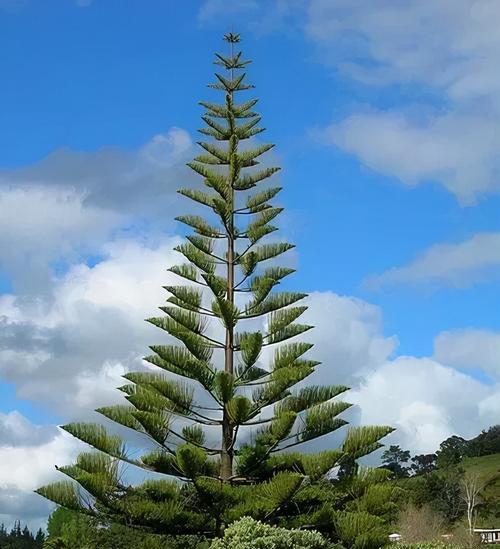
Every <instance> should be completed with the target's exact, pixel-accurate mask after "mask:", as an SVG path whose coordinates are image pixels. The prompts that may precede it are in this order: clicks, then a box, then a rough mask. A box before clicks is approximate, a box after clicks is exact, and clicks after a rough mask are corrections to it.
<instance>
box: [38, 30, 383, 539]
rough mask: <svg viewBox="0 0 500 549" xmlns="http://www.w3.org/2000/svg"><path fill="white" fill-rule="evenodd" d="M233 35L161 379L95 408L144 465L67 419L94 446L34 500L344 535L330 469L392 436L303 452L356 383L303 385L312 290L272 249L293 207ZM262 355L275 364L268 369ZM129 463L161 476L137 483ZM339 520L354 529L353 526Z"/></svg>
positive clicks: (158, 371)
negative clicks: (301, 287) (303, 289)
mask: <svg viewBox="0 0 500 549" xmlns="http://www.w3.org/2000/svg"><path fill="white" fill-rule="evenodd" d="M225 39H226V41H227V42H228V43H229V45H230V54H229V56H224V55H217V57H216V60H215V63H216V64H217V65H219V66H220V67H221V68H222V69H223V70H224V74H216V75H215V76H216V81H215V82H214V83H213V84H210V86H209V87H211V88H213V89H215V90H219V91H221V92H222V95H223V101H222V103H220V104H219V103H217V104H215V103H207V102H203V103H201V105H202V106H203V107H204V108H205V109H206V113H205V115H204V116H203V117H202V118H203V120H204V122H205V124H206V125H205V127H204V128H202V129H201V130H199V131H200V133H202V134H203V135H204V136H206V137H207V140H205V141H201V142H200V143H199V145H200V148H201V149H202V152H201V154H200V155H199V156H197V157H196V158H195V159H194V160H193V161H192V162H190V163H189V164H188V166H189V167H190V168H191V169H192V170H194V171H195V172H196V173H197V174H199V175H200V176H201V177H202V179H203V183H204V186H205V189H204V190H203V191H201V190H197V189H181V190H180V191H179V192H180V194H181V195H184V196H185V197H187V198H189V199H191V201H194V202H195V203H196V204H197V205H198V206H199V207H200V208H199V209H201V210H203V211H205V212H206V215H205V216H204V217H202V216H201V215H183V216H180V217H178V218H177V219H178V221H180V222H181V223H183V224H184V225H185V226H187V227H188V228H189V229H190V230H192V233H191V234H189V235H188V236H187V238H186V242H185V243H184V244H182V245H180V246H178V247H177V248H176V250H177V251H178V252H179V253H180V254H181V255H182V256H184V259H185V261H184V262H183V263H182V264H180V265H177V266H175V267H172V268H171V269H170V270H171V271H172V272H173V273H175V274H176V275H177V276H178V277H179V281H180V283H179V285H175V286H168V287H166V288H165V289H166V290H167V292H168V298H167V299H166V304H165V305H164V306H162V307H160V309H161V311H162V312H163V313H164V314H163V316H158V317H154V318H150V319H148V321H149V322H150V323H152V324H153V325H155V326H157V327H158V328H160V329H161V330H163V331H164V332H166V334H167V335H168V336H170V337H169V338H166V342H165V343H163V344H159V345H154V346H152V347H151V350H152V353H153V354H151V355H150V356H147V357H146V358H145V360H146V361H147V362H148V363H149V364H150V365H152V366H153V367H154V371H153V370H152V369H151V370H150V371H143V372H135V373H129V374H127V375H125V376H124V377H125V379H126V380H127V381H128V383H127V384H126V385H124V386H123V387H121V391H123V393H124V394H125V398H126V400H127V401H128V404H127V405H119V406H109V407H104V408H100V409H99V410H98V412H100V413H101V414H102V415H103V416H105V417H106V418H108V419H109V420H111V421H112V422H115V423H117V424H119V425H121V426H124V427H126V428H128V429H130V430H132V431H134V432H136V433H140V434H141V435H142V437H141V440H147V441H148V448H147V451H145V452H144V453H143V454H142V455H140V457H138V455H137V451H136V450H137V449H136V447H134V448H131V447H130V445H129V446H127V445H126V444H125V442H124V440H123V439H122V438H121V437H119V436H117V435H116V434H112V433H110V432H108V430H107V429H106V428H105V427H104V426H102V425H98V424H82V423H72V424H69V425H66V426H64V429H65V430H66V431H68V432H69V433H71V434H72V435H74V436H75V437H77V438H78V439H80V440H82V441H84V442H86V443H87V444H89V445H90V446H92V447H93V448H94V449H95V451H93V452H88V453H84V454H82V455H80V456H79V458H78V459H77V462H76V463H75V464H74V465H71V466H68V467H62V468H60V471H61V472H62V473H64V474H65V475H66V476H68V477H69V478H70V481H66V482H59V483H57V484H55V485H54V484H53V485H50V486H47V487H44V488H41V489H40V490H38V493H40V494H42V495H43V496H45V497H47V498H49V499H51V500H53V501H55V502H56V503H58V504H59V505H62V506H64V507H67V508H69V509H73V510H77V511H81V512H83V513H87V514H89V515H95V516H98V517H102V518H103V520H111V521H118V522H123V523H126V524H128V525H135V526H138V527H143V528H147V529H150V530H151V531H154V532H159V533H161V532H168V533H170V534H175V533H179V534H190V533H202V534H206V535H214V534H220V533H221V532H222V531H223V529H224V527H225V525H227V524H228V523H230V522H232V521H233V520H236V519H237V518H239V517H241V516H243V515H251V516H254V517H255V518H257V519H260V520H264V521H267V522H271V523H280V522H283V521H285V522H287V524H288V523H289V524H292V523H293V522H294V521H295V523H297V524H299V525H310V524H314V525H316V526H317V525H318V524H319V525H320V526H323V527H325V528H327V529H328V528H333V524H334V522H335V515H334V514H333V508H334V505H333V503H332V501H334V500H335V497H333V496H331V495H328V494H327V495H325V494H326V492H324V491H322V490H323V489H322V488H321V487H320V484H321V483H322V482H326V481H324V480H323V479H324V477H325V475H326V474H327V473H328V472H329V471H330V470H331V469H332V468H334V467H338V466H346V465H348V464H350V466H351V470H355V469H353V467H352V465H353V463H355V460H357V459H359V458H361V457H362V456H365V455H367V454H369V453H371V452H373V451H374V450H376V449H377V448H379V447H380V446H381V444H380V439H381V438H383V437H384V436H385V435H387V434H388V433H389V432H391V430H392V429H391V428H388V427H357V428H351V429H349V430H348V431H347V434H346V437H345V440H344V442H343V444H342V445H341V447H340V448H338V449H335V450H329V451H323V452H320V453H317V454H301V453H296V452H295V451H294V450H295V448H296V447H297V446H299V445H301V444H302V443H305V442H311V441H314V440H316V439H318V438H320V437H323V436H325V435H328V434H330V433H332V432H334V431H336V430H338V429H340V428H341V427H343V426H344V425H346V421H345V420H344V419H342V418H341V417H340V416H341V414H342V412H344V411H345V410H346V409H347V408H348V407H349V406H350V405H349V404H346V403H344V402H342V401H340V400H337V397H338V396H339V395H341V394H342V393H344V392H345V391H346V390H347V387H344V386H312V385H306V384H305V383H304V380H305V379H306V378H307V377H308V376H310V375H311V374H312V373H313V372H314V371H315V369H316V367H317V366H318V365H319V362H317V361H315V360H312V359H311V358H309V357H308V351H309V350H310V349H311V347H312V345H311V344H309V343H303V342H299V341H298V340H297V336H300V335H301V334H303V333H305V332H307V331H308V330H310V329H311V328H312V326H309V325H307V324H301V323H299V322H298V319H299V317H300V316H301V315H302V314H303V313H304V311H305V310H306V307H305V306H304V305H302V304H301V302H302V301H303V299H304V297H306V294H304V293H300V292H290V291H277V287H278V286H279V285H280V283H281V281H282V280H283V279H284V278H285V277H288V276H289V275H290V274H292V272H293V269H290V268H287V267H282V266H279V264H278V260H279V258H280V257H281V255H282V254H285V253H286V252H287V251H288V250H290V249H291V248H293V246H292V245H291V244H288V243H286V242H283V241H281V240H280V241H277V242H276V241H275V242H273V241H270V240H269V235H271V234H272V233H274V232H275V231H276V227H275V226H274V225H273V224H272V223H274V222H275V221H276V219H277V217H278V216H279V215H280V213H281V211H282V209H281V208H279V207H276V206H274V205H273V204H272V202H271V201H272V200H273V199H274V198H275V197H276V195H277V194H278V193H279V192H280V190H281V189H280V187H276V186H275V187H269V186H266V185H265V183H266V181H267V180H268V179H269V178H270V177H271V176H272V175H273V174H275V173H276V172H277V171H278V168H276V167H261V166H260V159H261V156H262V155H263V154H264V153H266V152H267V151H269V150H270V149H271V148H272V147H273V145H270V144H261V143H259V142H256V141H255V140H253V139H252V138H253V137H254V136H256V135H258V134H260V133H261V132H262V131H264V130H263V128H261V127H260V125H259V122H260V117H259V115H258V114H257V113H256V112H254V110H253V108H254V107H255V105H256V103H257V100H256V99H250V100H245V99H243V100H241V102H240V95H244V94H245V93H246V92H247V90H250V89H251V88H252V87H253V86H251V85H249V84H247V83H246V80H245V72H244V69H245V68H246V66H247V65H248V63H249V61H244V60H243V58H242V55H241V53H239V52H238V53H236V52H235V50H234V48H235V44H237V43H238V42H239V36H238V35H235V34H228V35H226V36H225ZM172 340H177V344H173V343H172ZM264 351H266V355H267V356H271V360H270V361H269V362H270V363H269V364H268V363H266V362H265V361H263V360H260V359H261V355H262V353H263V352H264ZM298 384H300V385H298ZM135 440H136V441H137V437H136V438H135ZM135 445H136V446H137V442H136V443H135ZM284 450H287V451H286V452H284ZM292 450H293V451H292ZM120 464H129V465H133V466H136V467H138V468H141V469H144V470H145V471H148V472H152V473H158V474H160V475H163V476H164V477H165V478H163V479H160V478H158V476H154V477H152V478H151V479H149V480H147V481H146V482H144V483H143V484H140V485H135V486H125V485H123V484H122V482H121V468H120ZM179 480H181V481H183V482H179ZM330 484H331V483H330ZM346 512H347V511H346ZM365 514H366V513H365ZM304 517H305V518H304ZM363 517H364V515H363ZM338 520H339V525H340V523H342V524H344V526H343V528H344V529H346V530H347V527H346V526H345V524H351V523H352V522H353V521H352V520H351V522H349V517H347V518H346V516H345V515H342V516H340V515H339V516H338ZM359 520H361V519H359ZM339 527H340V526H339ZM349 535H350V536H351V537H352V535H353V534H352V532H349Z"/></svg>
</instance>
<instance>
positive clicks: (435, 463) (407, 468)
mask: <svg viewBox="0 0 500 549" xmlns="http://www.w3.org/2000/svg"><path fill="white" fill-rule="evenodd" d="M498 453H500V425H493V426H492V427H490V428H489V429H485V430H483V431H482V432H481V433H480V434H479V435H478V436H476V437H474V438H472V439H470V440H466V439H465V438H462V437H459V436H457V435H453V436H451V437H449V438H447V439H446V440H443V442H441V444H440V446H439V450H437V451H436V453H433V454H418V455H415V456H411V454H410V451H409V450H403V449H402V448H401V447H400V446H398V445H392V446H389V448H388V449H387V450H385V452H384V453H383V454H382V467H383V468H384V469H388V470H389V471H391V472H392V474H393V476H394V477H395V478H405V477H410V476H413V475H422V474H426V473H430V472H432V471H435V470H436V469H441V470H444V469H447V468H449V467H453V466H455V465H458V464H459V463H460V462H461V461H462V460H463V459H464V458H466V457H481V456H489V455H492V454H498Z"/></svg>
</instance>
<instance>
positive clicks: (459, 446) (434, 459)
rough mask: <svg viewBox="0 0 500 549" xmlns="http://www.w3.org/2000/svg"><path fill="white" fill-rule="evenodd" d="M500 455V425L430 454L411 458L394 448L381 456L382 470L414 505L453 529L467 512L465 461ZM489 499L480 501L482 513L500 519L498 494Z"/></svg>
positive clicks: (454, 440) (445, 443)
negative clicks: (452, 526) (440, 519)
mask: <svg viewBox="0 0 500 549" xmlns="http://www.w3.org/2000/svg"><path fill="white" fill-rule="evenodd" d="M498 453H500V425H494V426H492V427H490V428H489V429H486V430H483V431H482V432H481V433H480V434H479V435H478V436H476V437H474V438H472V439H470V440H467V439H465V438H462V437H459V436H457V435H453V436H451V437H448V438H447V439H446V440H444V441H443V442H441V444H440V445H439V449H438V450H437V451H436V452H435V453H431V454H417V455H414V456H412V455H411V453H410V451H409V450H404V449H402V448H401V447H400V446H398V445H392V446H390V447H389V448H387V450H385V452H384V453H383V454H382V467H383V468H384V469H388V470H390V471H391V472H392V478H393V480H395V481H396V483H397V485H398V486H400V487H401V488H403V489H404V490H405V491H406V492H407V494H408V496H409V501H411V503H412V504H414V505H416V506H417V507H418V508H421V507H429V508H430V509H432V511H434V512H436V513H438V514H439V516H441V517H442V518H443V520H444V521H445V523H447V524H448V525H451V524H453V523H455V522H456V521H457V520H460V519H462V518H463V517H464V515H465V512H466V503H465V501H464V493H463V492H464V483H465V481H466V476H467V473H466V468H465V464H463V463H462V462H463V460H464V459H465V458H476V457H482V456H488V455H493V454H498ZM490 480H491V479H490ZM489 499H491V498H487V499H485V498H481V505H480V507H481V513H482V514H483V515H488V514H489V515H493V516H495V517H500V514H499V513H500V507H499V505H498V502H497V501H496V499H497V496H496V492H493V498H492V499H491V501H489ZM496 522H498V519H497V518H495V523H496Z"/></svg>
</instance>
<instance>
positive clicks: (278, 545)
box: [210, 517, 333, 549]
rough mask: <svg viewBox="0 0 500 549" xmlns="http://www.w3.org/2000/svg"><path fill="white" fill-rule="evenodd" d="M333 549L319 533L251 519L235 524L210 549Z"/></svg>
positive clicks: (243, 519) (245, 518) (241, 520)
mask: <svg viewBox="0 0 500 549" xmlns="http://www.w3.org/2000/svg"><path fill="white" fill-rule="evenodd" d="M330 547H333V546H332V545H331V544H330V543H329V542H328V541H326V540H325V538H323V536H322V535H321V534H319V533H318V532H310V531H305V530H287V529H286V528H278V527H275V526H268V525H267V524H263V523H262V522H260V521H258V520H254V519H252V518H250V517H244V518H242V519H240V520H239V521H237V522H235V523H233V524H232V525H231V526H230V527H229V528H227V530H226V531H225V533H224V537H223V538H222V539H217V540H215V541H213V542H212V545H211V546H210V549H327V548H330Z"/></svg>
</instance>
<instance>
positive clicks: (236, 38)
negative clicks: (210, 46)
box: [224, 32, 241, 44]
mask: <svg viewBox="0 0 500 549" xmlns="http://www.w3.org/2000/svg"><path fill="white" fill-rule="evenodd" d="M224 40H225V41H226V42H229V43H230V44H236V43H237V42H241V36H240V35H239V34H236V33H234V32H228V33H227V34H225V35H224Z"/></svg>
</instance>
